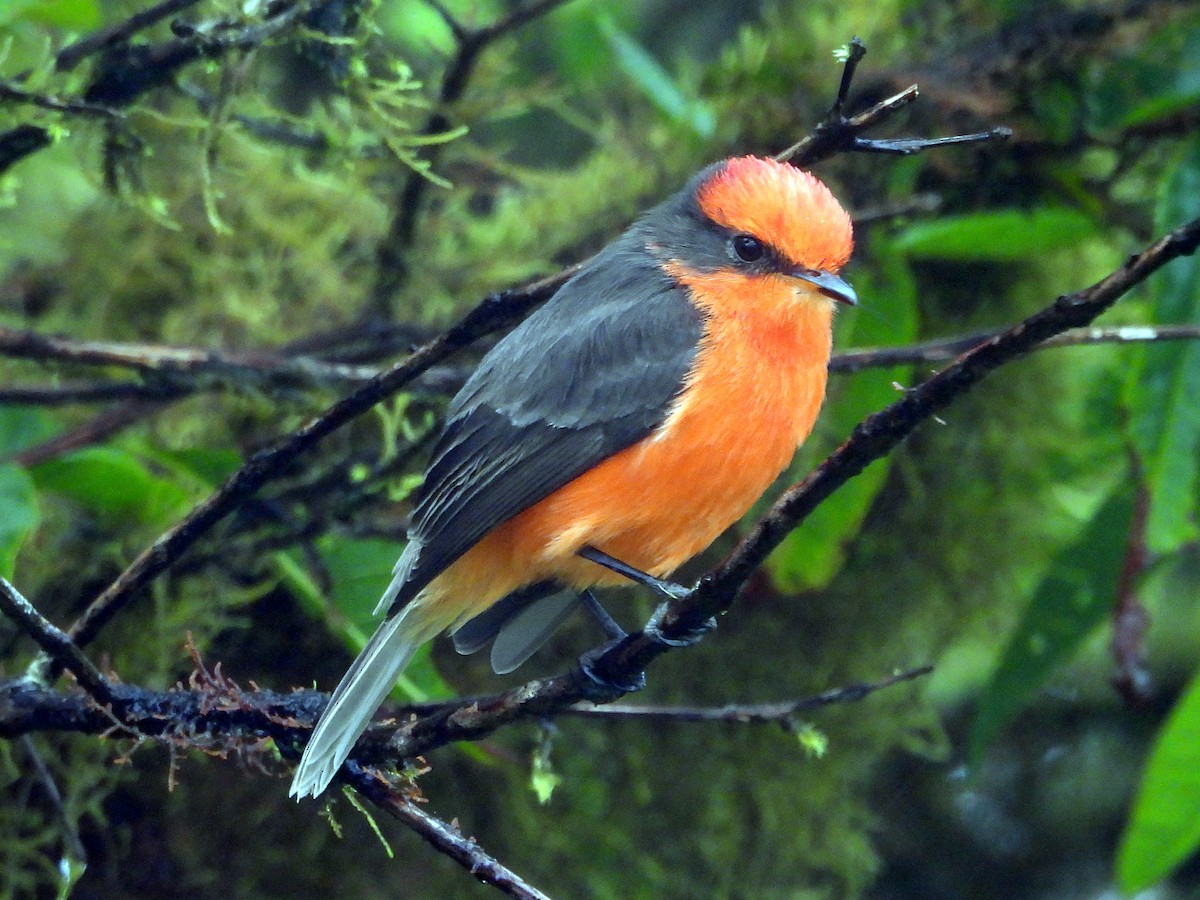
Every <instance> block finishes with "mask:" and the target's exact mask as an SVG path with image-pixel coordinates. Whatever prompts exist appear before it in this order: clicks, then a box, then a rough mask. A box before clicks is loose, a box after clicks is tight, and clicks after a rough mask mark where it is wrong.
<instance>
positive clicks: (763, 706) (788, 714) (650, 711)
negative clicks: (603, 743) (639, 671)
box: [563, 665, 933, 725]
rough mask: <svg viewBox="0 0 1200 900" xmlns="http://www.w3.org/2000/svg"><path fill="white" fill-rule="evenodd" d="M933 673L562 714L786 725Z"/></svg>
mask: <svg viewBox="0 0 1200 900" xmlns="http://www.w3.org/2000/svg"><path fill="white" fill-rule="evenodd" d="M932 671H933V666H928V665H927V666H918V667H917V668H915V669H906V670H904V671H902V672H896V673H895V674H893V675H889V676H888V677H887V678H882V679H880V680H879V681H869V682H861V683H858V684H848V685H845V686H843V687H840V688H834V689H833V690H829V691H825V692H823V693H820V694H816V695H815V696H812V697H802V698H800V699H799V700H785V701H782V702H778V703H731V704H728V705H726V706H644V705H641V704H638V705H634V704H629V703H608V704H606V705H604V706H593V705H591V704H590V703H588V704H577V705H575V706H568V707H567V708H566V709H564V710H563V712H564V713H565V714H567V715H572V716H583V717H585V718H601V719H607V718H615V719H640V720H641V719H649V720H651V721H656V722H726V723H729V724H734V725H751V724H753V725H770V724H774V725H778V724H787V723H789V722H790V721H791V720H793V719H794V718H795V717H796V714H797V713H800V712H804V711H805V710H810V709H819V708H820V707H822V706H832V705H833V704H836V703H857V702H858V701H860V700H862V699H863V698H865V697H868V696H870V695H871V694H873V693H875V692H876V691H880V690H883V689H884V688H889V687H891V686H892V685H895V684H900V683H901V682H905V681H913V680H915V679H917V678H920V677H922V676H924V675H928V674H930V673H931V672H932Z"/></svg>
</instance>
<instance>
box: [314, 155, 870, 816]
mask: <svg viewBox="0 0 1200 900" xmlns="http://www.w3.org/2000/svg"><path fill="white" fill-rule="evenodd" d="M852 244H853V239H852V232H851V224H850V218H849V216H848V215H847V214H846V212H845V211H844V210H843V209H842V207H841V205H840V204H839V203H838V201H837V200H836V199H834V197H833V195H832V194H831V193H830V192H829V190H828V188H826V187H825V185H824V184H822V183H821V182H820V181H818V180H817V179H816V178H815V177H813V176H812V175H810V174H808V173H807V172H804V171H801V170H800V169H797V168H795V167H793V166H791V165H788V164H786V163H781V162H776V161H774V160H771V159H760V158H757V157H752V156H743V157H735V158H732V159H727V160H724V161H722V162H719V163H716V164H714V165H711V166H709V167H708V168H706V169H704V170H703V171H701V172H700V173H699V174H697V175H696V176H694V177H693V178H692V179H691V181H690V182H689V183H688V184H687V186H686V187H684V189H683V190H682V191H680V192H679V193H677V194H675V195H674V196H672V197H671V198H670V199H668V200H666V201H665V202H663V203H661V204H660V205H658V206H656V207H654V208H653V209H652V210H650V211H649V212H648V213H646V214H645V215H644V216H643V217H642V218H641V219H640V220H639V221H638V222H637V223H635V224H634V225H633V226H632V227H631V228H630V229H629V230H628V231H626V232H625V233H624V234H623V235H621V236H620V237H619V238H617V239H616V240H615V241H613V242H612V243H611V244H609V245H608V246H607V247H605V248H604V249H603V250H602V251H601V252H600V253H598V254H597V255H596V256H595V257H594V258H593V259H592V260H591V261H590V262H588V263H587V264H586V265H585V266H584V267H583V268H582V269H581V270H580V271H579V272H578V273H577V274H576V275H575V276H574V277H573V278H571V280H570V281H568V282H567V283H566V284H564V285H563V287H562V288H561V289H560V290H559V291H558V292H557V293H556V294H555V295H554V296H553V297H552V298H551V299H550V300H549V301H548V302H547V303H546V304H545V305H543V306H542V307H541V308H540V309H538V310H537V311H536V312H534V313H533V314H532V315H530V316H529V317H528V318H527V319H525V321H524V322H523V323H521V324H520V325H519V326H517V327H516V328H515V329H514V330H513V331H511V332H510V333H509V334H508V335H507V336H506V337H504V338H503V339H502V340H501V341H499V342H498V343H497V344H496V345H495V347H493V349H492V350H490V351H489V352H488V353H487V354H486V355H485V356H484V357H483V359H482V361H481V362H480V364H479V367H478V368H477V369H476V371H475V372H474V374H473V375H472V376H471V378H470V379H469V380H468V381H467V383H466V384H465V385H464V386H463V388H462V390H461V391H459V393H458V394H457V396H455V397H454V399H453V401H451V403H450V405H449V408H448V409H447V413H446V421H445V426H444V428H443V430H442V433H441V436H440V438H439V439H438V441H437V443H436V445H435V447H434V449H433V452H432V456H431V458H430V461H429V465H428V467H427V468H426V471H425V480H424V483H423V485H422V487H421V488H420V489H419V491H418V493H417V495H416V497H415V505H414V508H413V511H412V517H411V522H410V527H409V531H408V544H407V546H406V548H405V550H404V552H403V554H402V555H401V557H400V560H399V562H397V564H396V568H395V574H394V577H393V579H392V582H391V585H390V586H389V587H388V589H387V591H386V592H385V593H384V595H383V599H382V600H381V601H380V603H379V607H378V609H377V610H376V612H377V613H378V612H386V617H385V619H384V621H383V623H382V624H381V625H380V626H379V629H378V630H377V631H376V632H375V634H374V636H373V637H372V638H371V639H370V641H369V642H368V643H367V645H366V647H365V648H364V649H363V651H362V653H361V654H359V656H358V658H357V659H356V660H355V661H354V663H353V665H351V667H350V670H349V671H348V672H347V673H346V675H345V677H344V678H343V679H342V681H341V683H340V684H339V685H338V687H337V689H336V690H335V691H334V693H333V696H332V698H331V699H330V701H329V705H328V706H327V707H326V708H325V711H324V713H323V714H322V715H321V718H320V720H319V722H318V723H317V726H316V728H315V730H314V731H313V735H312V738H311V740H310V741H309V743H308V746H307V748H306V749H305V751H304V755H303V758H302V759H301V760H300V765H299V767H298V768H297V770H296V774H295V779H294V780H293V782H292V788H291V795H292V796H295V797H303V796H307V795H311V796H314V797H315V796H317V795H318V794H320V793H321V792H322V791H323V790H325V788H326V787H327V786H328V785H329V783H330V781H331V780H332V779H333V778H334V776H335V775H336V774H337V772H338V770H339V768H340V767H341V765H342V763H343V762H344V761H345V760H346V758H347V756H348V755H349V754H350V751H351V749H352V748H353V746H354V743H355V741H357V740H358V737H359V735H360V734H361V733H362V732H363V730H364V729H365V728H366V726H367V723H368V722H369V721H370V717H371V715H372V714H373V713H374V712H375V710H376V708H377V707H378V706H379V705H380V704H381V703H382V702H383V700H384V698H385V697H386V696H387V694H388V692H389V691H390V690H391V689H392V687H393V686H394V685H395V683H396V679H397V678H398V677H399V675H400V673H401V672H402V671H403V669H404V667H405V666H406V665H407V664H408V662H409V660H410V659H411V658H412V656H413V653H414V652H415V651H416V650H417V648H418V647H420V646H421V645H422V644H424V643H425V642H426V641H428V640H430V639H431V638H433V637H434V636H435V635H437V634H438V633H440V632H442V631H445V630H447V629H449V630H450V631H451V632H452V634H453V637H454V642H455V645H456V647H457V648H458V649H459V650H460V652H464V653H469V652H473V651H475V650H478V649H481V648H482V647H484V646H486V645H487V644H489V643H490V644H491V645H492V649H491V662H492V666H493V668H494V669H495V670H496V671H497V672H508V671H511V670H513V669H515V668H516V667H517V666H518V665H520V664H521V663H522V662H524V661H525V659H527V658H528V657H529V656H530V654H532V653H533V652H534V651H535V650H536V649H537V648H538V647H539V646H540V645H541V644H542V643H543V642H544V641H545V640H546V638H547V637H548V636H549V635H550V633H551V632H552V631H553V630H554V629H555V627H557V625H558V624H559V623H560V622H561V621H562V619H563V618H564V617H565V616H566V615H567V613H569V612H570V611H571V610H572V609H573V608H574V607H575V605H576V603H577V599H578V596H579V592H581V591H586V590H587V589H588V588H591V587H594V586H598V585H609V584H617V583H621V582H622V581H625V580H626V579H628V578H631V577H632V578H634V579H635V580H640V581H643V582H648V583H651V584H655V583H657V582H656V579H661V578H664V577H666V576H667V575H669V574H670V573H671V572H672V571H674V570H675V569H676V568H677V567H678V566H680V565H681V564H682V563H684V562H685V561H686V560H688V559H690V558H691V557H692V556H694V555H696V554H697V553H699V552H700V551H702V550H703V549H704V548H706V547H707V546H708V545H709V544H710V543H711V542H712V541H713V540H715V539H716V537H717V536H718V535H720V534H721V532H722V531H724V530H725V529H726V528H728V527H729V526H730V525H731V524H732V523H733V522H735V521H736V520H737V519H739V518H740V517H741V516H742V515H743V514H745V512H746V511H747V510H748V509H749V508H750V506H751V505H752V504H753V503H754V501H755V500H757V499H758V497H759V496H760V495H761V494H762V493H763V492H764V491H765V490H766V489H767V487H768V486H770V484H771V482H772V481H774V479H775V478H776V477H777V476H778V475H779V473H780V472H781V471H782V470H783V469H784V468H785V467H786V466H787V465H788V463H789V462H790V461H791V459H792V456H793V454H794V453H795V451H796V448H797V447H798V446H799V445H800V444H801V443H802V442H803V441H804V439H805V438H806V437H807V436H808V434H809V432H810V431H811V430H812V427H813V423H814V421H815V420H816V417H817V413H818V411H819V410H820V407H821V403H822V401H823V399H824V396H825V380H826V369H827V365H828V362H829V354H830V348H831V343H832V337H831V334H832V331H831V328H832V321H833V313H834V307H835V306H836V305H837V304H839V303H841V304H853V303H855V302H856V298H855V294H854V291H853V290H852V289H851V288H850V286H849V285H848V284H847V283H846V282H845V281H843V280H842V279H841V278H840V277H839V276H838V272H839V270H840V269H841V268H842V266H843V265H844V264H845V263H846V261H847V259H848V258H849V256H850V251H851V247H852Z"/></svg>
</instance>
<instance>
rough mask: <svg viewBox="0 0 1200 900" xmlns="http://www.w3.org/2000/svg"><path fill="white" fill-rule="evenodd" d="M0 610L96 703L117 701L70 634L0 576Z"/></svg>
mask: <svg viewBox="0 0 1200 900" xmlns="http://www.w3.org/2000/svg"><path fill="white" fill-rule="evenodd" d="M0 612H3V613H4V614H5V615H6V616H8V617H9V618H10V619H12V621H13V622H14V623H15V624H16V625H17V627H19V628H20V629H21V630H22V631H24V632H25V633H26V634H27V635H29V636H30V637H31V638H33V639H34V641H36V642H37V645H38V646H39V647H41V648H42V650H44V651H45V652H46V653H47V654H49V656H50V658H51V659H53V660H54V661H56V662H57V663H59V664H60V665H61V666H62V667H63V668H65V669H67V670H68V671H69V672H70V673H71V674H72V675H74V676H75V680H76V681H77V682H79V685H80V687H82V688H83V689H84V690H85V691H87V692H88V693H89V694H91V695H92V697H93V698H94V699H95V700H96V702H97V703H99V704H101V705H102V706H103V705H111V704H115V703H116V702H117V698H116V697H115V696H114V695H113V691H112V685H110V684H109V683H108V679H107V678H105V677H104V675H103V674H102V673H101V672H100V670H99V669H97V668H96V667H95V665H93V664H92V661H91V660H90V659H88V658H87V657H86V656H84V655H83V651H82V650H80V649H79V647H78V646H76V645H75V642H74V641H72V640H71V638H70V636H69V635H67V634H66V633H65V632H64V631H62V630H61V629H59V628H56V627H55V626H54V625H52V624H51V623H50V622H48V621H47V620H46V619H45V618H44V617H43V616H42V615H41V613H39V612H38V611H37V610H36V609H34V608H33V604H32V603H30V602H29V601H28V600H26V599H25V598H24V597H22V596H21V594H20V592H19V591H18V590H17V589H16V588H15V587H13V586H12V584H10V583H9V582H8V580H7V579H5V578H0Z"/></svg>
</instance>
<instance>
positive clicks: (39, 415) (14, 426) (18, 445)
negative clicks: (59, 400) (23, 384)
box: [0, 406, 59, 460]
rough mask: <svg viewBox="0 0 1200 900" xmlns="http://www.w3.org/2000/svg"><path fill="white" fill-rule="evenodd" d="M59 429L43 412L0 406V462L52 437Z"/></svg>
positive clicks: (20, 407) (26, 408)
mask: <svg viewBox="0 0 1200 900" xmlns="http://www.w3.org/2000/svg"><path fill="white" fill-rule="evenodd" d="M57 431H59V427H58V426H57V425H56V424H55V423H54V420H53V419H52V418H51V417H50V416H49V415H48V414H47V413H46V412H45V410H41V409H35V408H33V407H29V406H0V460H5V459H10V458H12V457H13V456H15V455H16V454H18V453H20V452H21V451H22V450H27V449H28V448H30V447H32V446H34V445H35V444H40V443H42V442H43V441H45V440H47V439H49V438H50V437H52V436H53V435H54V434H55V433H56V432H57Z"/></svg>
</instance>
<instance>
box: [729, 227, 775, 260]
mask: <svg viewBox="0 0 1200 900" xmlns="http://www.w3.org/2000/svg"><path fill="white" fill-rule="evenodd" d="M730 246H731V247H733V252H734V254H735V255H736V256H737V258H738V259H740V260H741V261H742V262H748V263H752V262H758V261H759V260H760V259H762V258H763V257H764V256H766V255H767V248H766V247H765V246H764V245H763V242H762V241H760V240H759V239H758V238H756V237H755V236H754V235H752V234H735V235H734V236H733V240H732V241H730Z"/></svg>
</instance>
